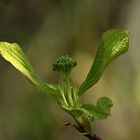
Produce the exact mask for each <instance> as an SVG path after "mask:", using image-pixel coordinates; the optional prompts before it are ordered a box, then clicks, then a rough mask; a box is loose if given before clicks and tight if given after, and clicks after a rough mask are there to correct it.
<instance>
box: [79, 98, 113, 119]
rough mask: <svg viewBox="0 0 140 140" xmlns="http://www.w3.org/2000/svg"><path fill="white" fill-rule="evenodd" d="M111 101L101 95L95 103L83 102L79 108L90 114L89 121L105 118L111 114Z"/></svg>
mask: <svg viewBox="0 0 140 140" xmlns="http://www.w3.org/2000/svg"><path fill="white" fill-rule="evenodd" d="M112 106H113V103H112V101H111V100H110V99H109V98H107V97H101V98H99V99H98V101H97V105H96V106H94V105H90V104H85V105H82V106H81V108H82V109H83V110H85V111H84V112H86V114H87V115H88V116H90V118H91V121H92V122H93V121H96V120H100V119H106V118H107V117H109V116H111V107H112Z"/></svg>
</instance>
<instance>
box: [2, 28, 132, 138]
mask: <svg viewBox="0 0 140 140" xmlns="http://www.w3.org/2000/svg"><path fill="white" fill-rule="evenodd" d="M128 42H129V38H128V32H127V31H123V30H116V29H112V30H108V31H107V32H105V33H103V35H102V37H101V41H100V45H99V47H98V50H97V53H96V56H95V59H94V62H93V64H92V65H91V68H90V70H89V72H88V74H87V77H86V78H85V80H84V81H83V83H82V84H81V85H80V87H79V88H76V86H73V85H71V84H70V80H69V78H70V72H71V70H72V69H73V68H74V67H75V66H76V65H77V62H76V61H75V60H74V59H72V58H70V57H69V56H68V55H65V56H62V57H59V58H58V59H57V60H56V61H55V62H54V63H53V65H52V67H53V70H54V71H57V72H58V73H59V82H58V84H57V85H53V84H48V83H46V82H44V81H43V80H42V79H41V78H40V77H39V76H38V75H37V74H36V73H35V71H34V70H33V68H32V66H31V64H30V62H29V60H28V59H27V57H26V55H25V54H24V53H23V51H22V49H21V47H20V46H19V45H18V44H16V43H8V42H0V54H1V55H2V57H3V58H4V59H5V60H7V61H9V62H10V63H11V64H12V65H13V66H14V67H15V68H16V69H17V70H19V71H20V72H21V73H22V74H23V75H24V76H25V77H26V78H28V79H29V80H30V81H31V82H32V83H33V84H34V85H35V86H36V87H37V88H39V89H40V91H41V92H43V93H45V94H46V95H48V96H50V97H51V98H52V99H54V100H55V101H56V102H57V103H58V105H59V106H60V107H61V108H62V109H63V110H64V111H66V112H67V113H69V114H70V115H71V116H72V117H73V118H74V120H75V124H73V123H68V124H69V125H72V126H74V127H75V128H76V129H77V130H78V131H79V132H80V133H82V134H83V135H84V136H86V137H87V138H89V139H90V140H101V139H100V138H99V137H97V136H96V135H95V132H94V133H93V131H92V125H93V123H94V122H95V121H97V120H101V119H106V118H108V117H109V116H111V107H112V106H113V103H112V101H111V100H110V99H109V98H108V97H100V98H99V99H98V100H97V103H96V104H95V105H93V104H82V103H81V102H80V96H81V95H82V94H84V93H85V92H86V91H87V90H88V89H89V88H91V87H92V86H93V85H95V84H96V83H97V82H98V81H99V80H100V78H101V76H102V74H103V72H104V70H105V68H106V67H107V66H108V65H109V64H110V63H111V62H112V61H113V60H114V59H116V58H117V57H118V56H120V55H122V54H124V53H125V52H126V51H127V50H128ZM68 124H67V125H68Z"/></svg>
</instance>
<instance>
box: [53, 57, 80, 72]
mask: <svg viewBox="0 0 140 140" xmlns="http://www.w3.org/2000/svg"><path fill="white" fill-rule="evenodd" d="M76 65H77V62H76V61H75V60H74V59H72V58H70V57H69V56H68V55H65V56H61V57H58V58H57V60H56V61H55V62H54V63H53V65H52V68H53V70H54V71H59V72H61V71H62V72H64V73H67V72H70V71H71V69H72V68H73V67H75V66H76Z"/></svg>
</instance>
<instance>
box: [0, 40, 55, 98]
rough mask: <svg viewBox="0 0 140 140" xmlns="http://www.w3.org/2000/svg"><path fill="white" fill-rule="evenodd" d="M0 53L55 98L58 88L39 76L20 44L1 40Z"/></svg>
mask: <svg viewBox="0 0 140 140" xmlns="http://www.w3.org/2000/svg"><path fill="white" fill-rule="evenodd" d="M0 54H1V55H2V57H3V58H4V59H5V60H7V61H8V62H10V63H11V64H12V65H13V66H14V67H15V68H16V69H18V70H19V71H20V72H21V73H22V74H23V75H24V76H25V77H26V78H27V79H29V80H30V81H31V82H32V83H33V84H35V85H36V86H37V87H38V88H39V89H40V90H41V91H43V92H44V93H46V94H47V95H50V96H52V97H54V98H55V97H56V96H57V92H56V88H55V87H54V86H53V85H49V84H46V83H45V82H44V81H43V80H41V79H40V78H39V76H38V75H37V74H36V73H35V72H34V70H33V68H32V66H31V64H30V63H29V61H28V59H27V58H26V56H25V55H24V53H23V51H22V49H21V47H20V46H19V45H18V44H16V43H8V42H0Z"/></svg>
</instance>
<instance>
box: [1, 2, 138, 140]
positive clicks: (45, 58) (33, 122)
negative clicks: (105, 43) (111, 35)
mask: <svg viewBox="0 0 140 140" xmlns="http://www.w3.org/2000/svg"><path fill="white" fill-rule="evenodd" d="M139 23H140V1H139V0H105V1H103V0H0V41H8V42H16V43H18V44H20V45H21V46H22V47H23V50H24V52H25V53H26V54H27V56H28V58H29V60H30V61H31V63H32V65H33V67H34V69H35V70H36V72H37V73H38V74H39V75H40V76H41V77H42V78H43V79H44V80H45V81H47V82H49V83H56V81H57V78H58V77H57V74H56V73H54V72H53V71H52V67H51V64H52V63H53V61H54V60H55V58H56V57H58V56H61V55H65V54H69V55H70V56H72V57H74V58H75V59H76V60H77V62H78V66H77V67H76V68H75V69H74V70H73V71H72V74H71V79H72V81H73V83H74V84H75V85H76V86H77V87H78V86H79V85H80V84H81V82H82V81H83V80H84V79H85V77H86V74H87V72H88V70H89V68H90V66H91V64H92V62H93V58H94V56H95V53H96V50H97V47H98V44H99V38H100V36H101V34H102V33H103V32H104V31H106V30H108V29H111V28H119V29H126V30H128V31H129V32H130V48H129V52H128V53H127V54H125V55H123V56H121V57H120V58H118V59H117V60H116V61H114V62H113V63H112V64H111V65H110V66H109V67H108V68H107V69H106V71H105V72H104V74H103V76H102V79H101V80H100V81H99V82H98V84H97V85H95V86H94V87H93V88H91V89H90V90H88V91H87V94H85V95H83V96H82V97H81V101H82V102H83V103H92V104H94V103H95V102H96V100H97V98H98V97H100V96H107V97H110V98H111V99H112V100H113V102H114V107H113V109H112V116H111V117H110V118H108V119H107V120H103V121H99V122H96V124H95V125H94V126H93V130H94V131H95V133H96V134H97V135H99V136H100V137H102V138H103V140H132V139H135V140H140V85H139V84H140V47H139V44H140V39H139V37H140V27H139ZM66 121H72V119H71V117H70V116H69V115H67V114H66V113H65V112H63V111H62V110H61V109H60V108H59V107H58V105H57V104H56V103H55V102H54V101H52V100H51V99H50V98H48V97H46V96H45V95H42V94H40V93H39V92H38V91H37V90H36V88H35V87H34V86H33V85H32V84H30V83H29V82H28V81H27V80H26V79H25V78H24V77H23V76H22V75H21V74H20V73H19V72H18V71H17V70H15V69H14V68H13V67H12V66H11V65H9V64H8V63H7V62H6V61H4V60H3V59H2V58H0V140H56V139H57V140H66V139H67V140H71V139H72V140H86V138H84V137H83V136H81V135H80V134H79V133H78V132H77V131H76V130H74V129H73V128H71V127H66V126H64V123H65V122H66Z"/></svg>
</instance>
